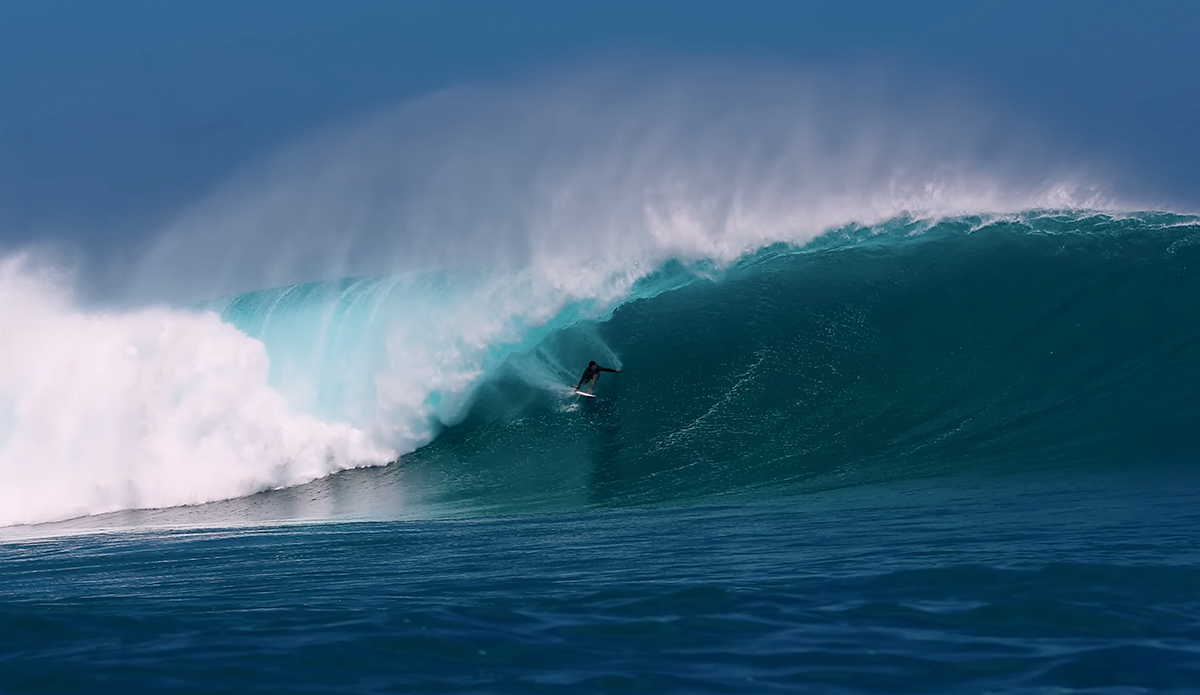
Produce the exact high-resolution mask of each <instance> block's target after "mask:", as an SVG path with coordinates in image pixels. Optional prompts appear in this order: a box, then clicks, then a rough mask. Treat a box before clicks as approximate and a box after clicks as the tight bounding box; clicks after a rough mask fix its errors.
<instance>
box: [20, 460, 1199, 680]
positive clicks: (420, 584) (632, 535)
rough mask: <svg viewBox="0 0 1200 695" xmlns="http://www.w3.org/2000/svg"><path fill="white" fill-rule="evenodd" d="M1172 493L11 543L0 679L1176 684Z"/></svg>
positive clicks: (820, 497)
mask: <svg viewBox="0 0 1200 695" xmlns="http://www.w3.org/2000/svg"><path fill="white" fill-rule="evenodd" d="M1197 482H1198V480H1197V477H1196V476H1195V475H1194V474H1192V473H1190V472H1186V471H1184V470H1181V469H1178V468H1175V467H1167V468H1160V469H1154V470H1151V471H1142V472H1140V473H1139V474H1137V475H1130V474H1128V473H1126V474H1119V475H1115V474H1114V475H1087V476H1080V475H1072V476H1070V477H1064V476H1051V475H1040V476H1027V477H1023V478H1017V479H1014V478H1008V479H997V478H991V477H977V478H967V479H959V480H957V481H937V482H933V481H930V483H929V484H918V483H912V482H909V483H906V484H902V485H889V486H872V487H867V488H857V489H855V490H852V491H846V490H843V491H833V492H825V493H817V494H812V495H805V496H800V497H796V498H786V499H774V500H770V501H766V502H746V503H738V504H731V505H701V506H692V507H672V508H632V509H619V510H613V511H585V512H571V513H561V514H536V515H525V516H519V517H501V518H490V519H470V520H441V521H392V522H359V523H319V524H293V525H282V526H278V525H277V526H266V527H263V526H258V527H242V528H225V529H222V528H202V529H190V530H189V529H176V530H163V529H157V530H155V529H143V530H124V531H120V530H111V531H100V532H95V531H93V532H84V533H83V535H59V534H63V533H67V534H70V533H72V529H70V528H56V529H54V530H53V533H54V534H56V535H52V536H49V537H45V536H44V535H43V534H44V533H47V532H49V529H41V533H40V534H39V533H36V532H35V531H34V530H29V529H26V530H24V531H23V532H22V533H23V534H27V535H25V537H21V536H19V535H17V532H16V531H15V530H14V531H13V532H11V533H9V534H8V539H7V540H6V541H4V543H3V544H2V545H0V558H2V562H0V691H4V692H46V693H50V692H102V691H109V692H121V691H124V692H132V691H157V692H201V691H217V690H222V691H229V692H268V691H275V692H314V693H317V692H480V693H485V692H486V693H507V692H512V693H516V692H583V693H587V692H594V693H606V692H680V693H685V692H693V693H694V692H713V693H720V692H809V693H876V692H878V693H885V692H909V693H934V692H944V693H963V692H1014V693H1064V692H1088V693H1134V692H1180V693H1182V692H1196V691H1197V688H1198V687H1200V505H1198V504H1197V503H1198V502H1200V495H1197V493H1196V490H1197V489H1198V488H1197ZM76 530H80V531H82V529H76ZM39 535H41V536H42V537H38V536H39Z"/></svg>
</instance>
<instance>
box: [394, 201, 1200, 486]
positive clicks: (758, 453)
mask: <svg viewBox="0 0 1200 695" xmlns="http://www.w3.org/2000/svg"><path fill="white" fill-rule="evenodd" d="M1198 269H1200V223H1198V222H1197V220H1196V219H1194V218H1185V217H1179V216H1174V215H1166V214H1147V215H1123V216H1112V215H1103V214H1081V213H1063V214H1052V213H1027V214H1023V215H1016V216H1006V217H1000V218H993V219H987V218H980V217H957V218H951V219H942V220H937V221H922V220H910V219H897V220H893V221H891V222H890V223H888V224H885V225H882V226H878V227H871V228H864V227H850V228H846V229H842V230H838V231H836V232H832V233H830V234H828V235H826V236H824V237H822V238H821V239H818V240H817V241H816V242H814V243H812V244H809V245H807V246H804V247H799V248H796V247H789V246H784V245H775V246H771V247H768V248H764V249H761V250H759V251H757V252H755V253H753V254H750V255H748V256H747V257H746V258H744V259H743V260H742V261H741V262H739V263H737V264H736V265H735V266H733V267H731V268H729V269H727V270H726V271H724V272H722V273H720V274H719V275H718V276H716V277H713V278H711V279H703V280H697V281H693V282H691V283H688V284H687V285H686V286H684V287H681V288H680V289H678V290H677V291H674V292H670V293H668V294H663V295H658V296H654V297H653V298H652V299H645V300H638V301H632V302H630V303H628V304H626V305H624V306H623V307H622V308H621V309H620V310H618V311H617V312H616V313H615V314H614V315H613V317H612V319H611V320H610V321H607V322H605V323H602V324H599V325H595V326H593V325H590V324H586V325H580V326H576V327H573V328H569V329H566V330H563V331H560V332H557V333H555V334H553V335H551V336H549V337H548V338H547V339H546V340H544V341H543V342H542V343H541V344H539V345H538V346H537V348H536V349H535V350H533V351H532V352H530V353H526V354H521V355H518V356H515V357H514V358H513V359H510V361H509V363H507V364H506V365H505V367H506V368H505V369H503V370H500V371H499V372H498V373H497V374H496V375H495V376H494V377H493V378H491V379H490V380H489V382H488V383H487V384H486V386H485V387H484V388H483V389H481V391H480V395H479V397H478V398H477V399H476V400H475V401H474V402H473V405H472V408H471V410H470V413H469V415H468V416H467V418H466V419H465V420H464V422H463V423H462V424H460V425H458V426H456V427H454V428H452V429H451V430H449V431H447V432H446V433H444V434H443V435H442V436H441V437H440V438H439V439H438V440H437V441H435V442H434V443H433V444H432V445H430V446H428V447H426V448H424V449H421V450H419V451H418V452H416V453H415V454H413V455H412V456H410V457H408V458H407V459H405V460H404V461H402V463H401V466H400V470H399V471H398V472H397V473H396V474H397V475H400V476H401V479H402V480H403V481H405V482H407V483H408V485H409V487H410V488H414V489H415V488H417V487H423V488H424V489H425V491H426V497H427V498H428V499H430V500H439V501H442V502H445V503H447V504H451V505H460V506H465V507H468V508H470V507H475V508H479V509H521V508H557V507H564V506H565V507H571V506H576V505H602V506H607V505H627V504H641V503H648V502H662V501H668V500H679V499H688V498H698V497H708V496H713V495H718V496H720V495H728V494H743V493H754V494H776V493H786V492H796V491H805V490H818V489H827V488H833V487H843V486H854V485H862V484H870V483H874V482H879V481H889V480H899V479H907V478H919V477H925V476H935V475H946V474H956V473H962V472H966V471H974V470H981V469H986V470H989V471H993V472H998V473H1006V472H1015V471H1031V470H1044V469H1064V468H1065V469H1071V468H1073V467H1084V468H1094V467H1104V466H1140V465H1146V464H1149V463H1154V462H1166V461H1171V462H1179V461H1195V460H1196V459H1197V457H1200V441H1198V440H1197V438H1196V437H1195V434H1194V432H1195V425H1196V423H1197V422H1198V421H1200V403H1198V402H1197V398H1196V396H1197V394H1198V393H1200V323H1197V321H1196V320H1195V312H1196V307H1197V306H1200V273H1198V272H1197V270H1198ZM678 270H679V269H678V268H676V271H678ZM663 272H670V271H669V269H667V270H664V271H663ZM633 296H635V297H636V293H635V294H634V295H633ZM594 344H602V345H604V346H606V347H607V348H608V349H610V350H611V351H612V353H613V354H615V355H619V356H620V359H621V361H622V362H623V364H624V366H625V370H624V372H623V373H622V374H620V375H613V376H609V375H606V376H605V377H604V378H603V379H602V380H601V383H600V387H599V389H598V393H599V394H600V398H599V399H598V401H597V402H585V403H580V404H576V403H574V402H572V401H571V400H570V399H569V398H567V400H564V397H563V396H562V395H560V394H559V393H557V392H555V391H553V390H548V389H545V388H541V387H540V386H539V385H538V384H537V383H536V382H531V380H529V379H528V378H527V377H526V376H525V375H526V374H528V373H530V372H536V371H537V370H538V368H541V367H548V368H550V369H551V371H560V368H559V366H558V365H561V364H573V365H575V366H577V367H578V366H580V365H582V364H586V360H587V358H588V354H594V350H593V349H592V345H594ZM563 376H564V377H569V376H573V374H572V375H567V374H563Z"/></svg>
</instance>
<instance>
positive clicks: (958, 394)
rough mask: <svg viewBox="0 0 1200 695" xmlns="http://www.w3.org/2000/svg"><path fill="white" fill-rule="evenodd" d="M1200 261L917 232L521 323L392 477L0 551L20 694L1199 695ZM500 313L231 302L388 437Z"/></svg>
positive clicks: (1145, 222)
mask: <svg viewBox="0 0 1200 695" xmlns="http://www.w3.org/2000/svg"><path fill="white" fill-rule="evenodd" d="M1197 242H1200V223H1198V222H1197V221H1196V220H1195V219H1193V218H1187V217H1179V216H1174V215H1165V214H1138V215H1123V216H1116V215H1099V214H1080V213H1070V214H1067V213H1062V214H1058V213H1054V214H1051V213H1028V214H1025V215H1019V216H1011V217H1005V218H981V217H964V218H954V219H947V220H935V221H921V220H906V219H902V220H894V221H892V222H890V223H888V224H886V225H883V226H881V227H875V228H857V227H854V228H848V229H843V230H838V231H835V232H832V233H830V234H828V235H826V236H825V237H822V238H821V239H818V240H817V241H816V242H813V243H811V244H809V245H806V246H803V247H790V246H782V245H780V246H771V247H768V248H765V249H761V250H758V251H756V252H754V253H751V254H749V255H747V256H745V257H744V258H742V259H741V260H740V261H738V262H736V263H733V264H730V265H721V264H716V263H710V262H706V261H695V260H692V261H687V262H678V261H675V262H669V263H667V264H665V265H662V266H660V267H658V268H657V270H655V271H654V272H652V273H649V274H647V275H644V276H643V277H641V278H640V279H639V280H638V281H637V283H635V284H634V285H633V286H632V287H631V288H630V290H629V291H628V292H627V293H625V294H623V295H621V296H620V297H617V298H616V299H612V298H610V299H608V300H604V301H599V300H597V299H595V298H591V299H588V298H582V299H581V298H576V299H573V300H571V301H569V302H566V303H560V304H559V305H556V306H557V309H556V312H557V313H555V314H553V315H552V316H550V317H549V318H547V319H545V320H543V321H540V322H539V321H534V320H532V319H531V318H530V315H529V314H527V313H526V314H522V313H520V312H515V313H509V314H506V315H505V316H506V317H507V318H506V319H505V321H506V322H507V323H505V324H504V326H502V327H501V329H497V331H496V332H495V333H494V334H493V336H494V337H496V339H495V340H494V341H493V342H491V343H488V344H487V345H483V346H482V347H481V348H480V349H479V350H478V351H477V352H475V353H471V354H470V355H468V356H469V357H470V358H471V360H474V361H472V362H471V363H470V364H471V365H473V366H472V369H475V370H476V371H475V372H473V373H475V374H476V376H475V378H476V381H475V382H474V383H475V386H474V387H473V389H472V390H470V391H469V393H467V395H463V392H460V391H455V390H454V389H452V388H450V387H440V386H439V387H438V388H432V387H431V388H427V389H426V390H424V391H421V392H420V393H421V394H422V395H421V396H420V398H419V399H417V400H415V401H413V402H414V403H417V404H418V405H417V406H412V407H411V408H409V410H403V411H401V410H393V411H389V412H392V413H393V414H394V413H400V412H404V413H408V414H409V415H411V419H410V420H407V421H405V422H404V423H402V424H404V428H402V429H403V432H404V433H407V434H403V433H402V434H403V436H410V435H411V437H412V441H418V440H419V441H421V442H422V445H421V446H419V447H418V448H416V449H415V451H412V452H411V453H407V454H405V455H403V456H401V457H400V458H399V460H398V461H396V462H394V463H392V464H390V465H388V466H384V467H373V468H361V469H354V470H345V471H341V472H338V473H334V474H332V475H329V476H327V477H324V478H321V479H319V480H316V481H313V482H311V483H308V484H305V485H300V486H296V487H291V488H287V489H281V490H271V491H265V492H260V493H258V494H254V495H249V496H244V497H239V498H236V499H231V500H226V501H219V502H212V503H210V504H204V505H198V506H191V507H176V508H169V509H143V510H126V511H121V512H116V513H112V514H106V515H100V516H91V517H83V518H80V519H73V520H65V521H59V522H56V523H53V524H45V525H40V526H25V527H9V528H7V529H0V691H3V692H98V691H99V692H107V691H113V692H118V691H134V690H145V691H178V692H201V691H214V690H224V691H230V692H255V691H278V692H479V693H494V692H597V693H600V692H631V691H632V692H680V693H692V692H738V693H740V692H777V691H778V692H804V693H888V692H911V693H963V692H978V693H985V692H987V693H993V692H995V693H1000V692H1003V693H1143V692H1173V693H1185V692H1200V685H1198V684H1200V511H1197V510H1198V509H1200V505H1198V504H1197V503H1198V502H1200V486H1198V482H1200V478H1198V476H1197V462H1198V461H1200V438H1198V437H1197V435H1196V432H1197V431H1200V429H1198V428H1197V427H1196V423H1197V422H1198V421H1200V405H1198V404H1197V397H1198V396H1200V322H1198V321H1197V317H1198V316H1200V313H1198V310H1200V272H1198V270H1197V265H1198V262H1200V243H1197ZM479 287H485V288H486V287H488V286H487V284H486V279H484V278H481V277H480V276H473V277H471V278H468V279H467V280H463V279H462V278H461V277H456V276H454V275H453V274H447V273H430V274H424V275H420V276H410V277H407V278H399V279H359V280H347V281H341V282H335V283H318V284H312V285H304V286H297V287H293V288H283V289H281V290H275V291H266V292H259V293H251V294H247V295H241V296H239V297H233V298H227V299H225V300H220V301H219V302H217V303H215V304H214V305H213V306H215V307H216V308H217V309H219V310H220V311H221V314H222V316H223V318H224V319H225V320H226V321H229V322H231V323H233V324H234V325H237V326H239V328H241V329H242V330H243V331H245V332H246V333H247V334H248V335H251V336H253V337H256V338H258V339H260V340H262V341H263V344H264V345H265V347H266V350H267V354H268V355H269V356H270V357H271V359H272V364H271V369H272V379H273V380H274V383H275V384H276V386H277V387H278V388H279V389H280V391H281V392H285V393H286V392H288V390H289V389H293V390H294V394H295V397H296V398H298V399H301V400H304V401H305V402H306V403H307V404H308V405H309V406H311V408H312V409H313V411H314V412H317V413H319V414H320V415H322V416H323V417H329V418H334V419H340V420H344V421H347V422H351V423H353V424H355V425H356V426H360V427H363V428H364V429H369V428H370V427H371V419H372V418H373V417H376V416H377V415H378V413H379V410H378V408H376V407H375V406H372V404H375V405H376V406H377V405H378V403H379V402H380V400H381V394H384V393H385V391H386V389H385V388H384V387H385V386H387V385H389V384H391V383H392V382H391V381H389V380H388V379H391V378H393V377H392V376H388V378H387V379H381V377H380V374H381V373H382V372H381V371H380V370H381V369H382V367H381V365H384V364H386V363H387V362H388V359H389V356H394V355H395V354H397V353H396V339H395V336H396V333H394V332H389V330H388V329H389V328H395V327H396V326H405V325H409V326H416V327H419V328H421V330H417V329H415V328H406V329H405V331H407V332H404V331H402V334H403V335H406V336H412V337H413V339H414V340H417V342H415V343H410V344H407V345H408V351H407V352H403V354H405V355H408V356H410V357H411V355H413V354H415V352H414V350H416V348H413V347H412V346H413V345H418V344H419V345H421V346H423V347H422V350H423V351H422V352H420V355H421V356H422V358H423V359H424V358H426V357H429V356H430V355H434V356H435V357H437V359H438V360H439V361H438V362H437V364H439V365H441V366H442V367H444V368H446V369H450V368H451V367H453V368H454V369H459V367H456V366H454V365H452V364H451V360H450V358H449V357H446V353H444V352H438V351H437V350H433V351H430V350H426V348H428V347H429V346H431V345H432V346H435V347H437V346H443V347H444V345H445V344H446V343H435V342H420V340H424V337H423V336H424V335H425V334H426V333H434V332H436V331H435V330H434V327H436V326H439V325H444V324H439V323H438V322H437V321H431V320H430V319H429V317H430V316H431V315H436V312H437V311H451V310H453V307H454V306H455V305H454V301H455V298H456V297H458V296H473V295H470V292H472V291H474V290H476V289H478V288H479ZM489 292H491V290H489ZM492 294H493V295H494V294H495V293H494V292H492ZM530 296H532V295H530ZM514 297H515V299H514ZM504 299H505V301H507V302H513V301H516V302H518V303H519V302H520V301H526V300H528V299H529V296H527V295H522V294H521V293H520V292H514V293H513V295H512V296H506V297H504ZM496 306H500V305H499V304H494V305H489V306H488V308H489V311H490V310H492V309H494V308H495V307H496ZM405 322H410V323H408V324H406V323H405ZM422 331H423V332H422ZM418 339H420V340H418ZM463 345H465V343H462V344H460V343H453V346H454V349H455V350H457V352H454V353H453V357H455V358H456V359H457V358H461V357H463V355H466V354H467V352H468V351H466V350H465V348H464V347H463ZM441 349H442V347H438V350H441ZM589 356H592V358H594V359H598V360H600V361H602V363H608V364H611V365H617V366H620V367H621V368H622V372H621V373H620V374H615V375H614V374H606V375H604V376H603V377H602V378H601V380H600V382H599V384H598V388H597V394H598V395H599V398H597V399H596V400H595V401H584V402H580V401H579V400H578V399H574V398H571V397H570V396H569V395H567V394H566V393H565V389H566V386H565V385H566V384H569V383H573V381H574V380H575V379H576V378H577V372H578V371H579V370H581V369H582V366H583V364H586V361H587V359H589ZM408 364H412V363H411V362H409V363H408ZM338 365H344V366H345V368H344V369H342V368H338ZM463 369H466V368H463ZM467 371H469V370H467ZM467 371H463V372H462V373H467ZM455 373H456V374H458V373H459V372H455ZM422 374H424V372H422ZM435 382H436V384H444V383H451V381H436V380H434V381H428V383H435ZM422 383H426V382H422ZM455 383H457V382H455ZM405 384H406V386H408V385H411V384H408V382H405ZM297 385H302V386H303V388H299V387H298V386H297ZM439 388H440V389H441V390H439ZM386 393H389V394H394V393H396V391H386ZM405 393H408V392H405ZM418 406H419V407H418ZM406 407H407V406H406ZM414 413H415V414H414ZM388 431H392V430H388ZM396 431H400V430H399V429H397V430H396ZM422 432H424V433H426V434H427V435H428V436H427V438H426V439H421V436H423V435H422Z"/></svg>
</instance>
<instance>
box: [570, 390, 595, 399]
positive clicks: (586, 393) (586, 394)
mask: <svg viewBox="0 0 1200 695" xmlns="http://www.w3.org/2000/svg"><path fill="white" fill-rule="evenodd" d="M575 395H576V396H586V397H588V398H595V397H596V394H594V393H588V392H587V391H576V392H575Z"/></svg>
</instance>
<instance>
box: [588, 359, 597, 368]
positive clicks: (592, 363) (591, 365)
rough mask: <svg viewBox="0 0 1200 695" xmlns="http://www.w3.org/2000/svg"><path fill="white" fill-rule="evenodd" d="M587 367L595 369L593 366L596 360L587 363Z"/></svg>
mask: <svg viewBox="0 0 1200 695" xmlns="http://www.w3.org/2000/svg"><path fill="white" fill-rule="evenodd" d="M588 366H589V367H595V366H596V360H592V361H591V362H588Z"/></svg>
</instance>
